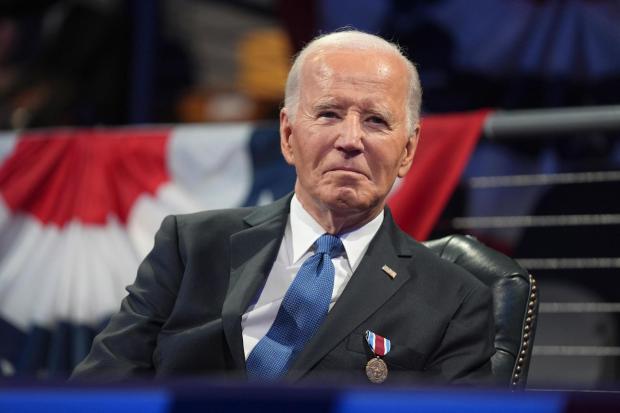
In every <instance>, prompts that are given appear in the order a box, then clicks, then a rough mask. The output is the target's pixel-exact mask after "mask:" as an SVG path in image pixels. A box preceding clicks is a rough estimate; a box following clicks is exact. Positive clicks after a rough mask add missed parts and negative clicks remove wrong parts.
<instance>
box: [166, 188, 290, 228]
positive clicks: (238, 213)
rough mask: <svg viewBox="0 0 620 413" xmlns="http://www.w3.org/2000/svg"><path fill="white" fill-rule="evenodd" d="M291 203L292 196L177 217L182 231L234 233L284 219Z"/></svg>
mask: <svg viewBox="0 0 620 413" xmlns="http://www.w3.org/2000/svg"><path fill="white" fill-rule="evenodd" d="M289 201H290V196H289V197H284V198H280V199H278V200H276V201H274V202H272V203H270V204H266V205H260V206H248V207H238V208H224V209H212V210H205V211H199V212H194V213H190V214H180V215H176V216H175V217H176V222H177V226H178V228H179V230H180V231H202V230H208V231H211V232H212V231H216V230H218V229H226V230H229V231H233V232H234V231H240V230H242V229H245V228H248V227H249V226H253V225H257V224H260V223H261V222H264V221H268V220H270V219H282V218H283V217H285V216H287V215H288V212H289V210H288V205H289Z"/></svg>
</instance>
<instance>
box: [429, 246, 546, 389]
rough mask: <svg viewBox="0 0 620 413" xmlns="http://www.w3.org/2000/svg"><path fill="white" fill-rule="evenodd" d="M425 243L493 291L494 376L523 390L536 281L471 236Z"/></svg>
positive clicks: (535, 304) (535, 308) (533, 323)
mask: <svg viewBox="0 0 620 413" xmlns="http://www.w3.org/2000/svg"><path fill="white" fill-rule="evenodd" d="M424 244H425V245H426V246H427V247H429V248H430V249H431V250H433V251H434V252H435V253H436V254H437V255H439V256H440V257H441V258H443V259H446V260H449V261H451V262H454V263H455V264H457V265H460V266H461V267H463V268H465V269H466V270H467V271H469V272H470V273H472V274H473V275H475V276H476V277H478V279H480V280H481V281H482V282H483V283H484V284H486V285H488V286H489V287H490V288H491V291H492V294H493V311H494V316H495V349H496V351H495V355H493V357H492V359H491V365H492V369H493V375H494V376H495V378H496V381H497V383H498V384H506V385H508V386H510V387H511V388H514V389H517V388H524V387H525V384H526V382H527V372H528V368H529V364H530V358H531V354H532V344H533V342H534V333H535V330H536V321H537V316H538V301H539V300H538V291H537V287H536V281H535V280H534V278H533V277H532V276H531V275H529V274H528V272H527V270H525V269H524V268H523V267H521V266H520V265H519V264H517V262H516V261H514V260H513V259H512V258H509V257H507V256H506V255H504V254H502V253H500V252H498V251H496V250H494V249H491V248H489V247H487V246H486V245H484V244H482V243H480V242H479V241H477V240H476V239H475V238H473V237H470V236H465V235H450V236H447V237H444V238H440V239H437V240H431V241H426V242H425V243H424Z"/></svg>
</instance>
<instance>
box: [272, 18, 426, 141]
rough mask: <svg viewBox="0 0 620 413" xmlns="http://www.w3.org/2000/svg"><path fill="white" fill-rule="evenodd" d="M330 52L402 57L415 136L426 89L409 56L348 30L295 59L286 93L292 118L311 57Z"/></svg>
mask: <svg viewBox="0 0 620 413" xmlns="http://www.w3.org/2000/svg"><path fill="white" fill-rule="evenodd" d="M328 49H344V50H380V51H384V52H388V53H393V54H395V55H396V56H398V57H399V58H400V59H401V60H402V62H403V63H404V64H405V66H406V68H407V72H408V73H409V91H408V92H409V93H408V94H407V109H408V110H407V127H408V131H409V133H412V132H413V129H414V127H415V124H416V123H417V122H418V121H419V119H420V106H421V104H422V87H421V85H420V78H419V76H418V71H417V70H416V68H415V66H414V65H413V63H411V61H410V60H409V59H407V57H405V55H404V54H403V51H402V50H401V48H400V47H399V46H398V45H396V44H394V43H391V42H388V41H387V40H385V39H383V38H381V37H379V36H375V35H373V34H369V33H364V32H360V31H357V30H344V31H338V32H334V33H329V34H325V35H321V36H318V37H316V38H315V39H314V40H312V41H311V42H310V43H308V44H307V45H306V46H305V47H304V48H303V50H302V51H301V52H300V53H299V54H298V55H297V56H296V57H295V60H294V61H293V66H292V67H291V70H290V71H289V73H288V78H287V80H286V89H285V92H284V107H285V108H286V109H287V110H288V115H289V117H290V118H291V119H294V117H295V114H296V112H297V108H298V106H299V94H300V88H301V84H300V83H301V82H300V77H301V71H302V67H303V65H304V64H305V62H306V59H307V58H308V56H310V55H311V54H313V53H320V52H322V51H325V50H328Z"/></svg>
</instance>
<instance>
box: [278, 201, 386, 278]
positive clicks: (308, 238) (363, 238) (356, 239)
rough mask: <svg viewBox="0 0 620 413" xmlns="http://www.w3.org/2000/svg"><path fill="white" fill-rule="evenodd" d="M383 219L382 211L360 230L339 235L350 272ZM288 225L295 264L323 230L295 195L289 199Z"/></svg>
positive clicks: (323, 232)
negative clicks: (289, 224)
mask: <svg viewBox="0 0 620 413" xmlns="http://www.w3.org/2000/svg"><path fill="white" fill-rule="evenodd" d="M383 217H384V212H383V210H382V211H381V213H379V214H378V215H377V216H376V217H375V218H374V219H373V220H372V221H370V222H368V223H366V224H365V225H363V226H361V227H360V228H357V229H355V230H353V231H350V232H346V233H344V234H340V235H339V236H340V239H341V240H342V245H343V246H344V250H345V253H346V254H347V259H348V261H349V265H350V266H351V270H352V271H355V269H356V268H357V266H358V265H359V263H360V261H361V260H362V256H363V255H364V253H365V252H366V250H367V249H368V245H369V244H370V241H371V240H372V238H373V237H374V236H375V234H376V233H377V231H378V230H379V228H380V227H381V224H382V223H383ZM290 223H291V240H292V242H291V244H292V247H293V251H292V252H293V262H297V261H298V260H299V259H301V257H302V256H303V255H304V254H305V253H306V252H307V251H308V250H309V249H310V247H312V244H314V242H315V241H316V240H317V239H318V238H319V237H320V236H321V235H323V234H325V230H324V229H323V227H322V226H321V225H320V224H319V223H318V222H316V220H315V219H314V218H313V217H312V215H310V214H309V213H308V211H306V210H305V209H304V207H303V206H302V205H301V203H300V202H299V200H298V199H297V195H293V198H291V209H290Z"/></svg>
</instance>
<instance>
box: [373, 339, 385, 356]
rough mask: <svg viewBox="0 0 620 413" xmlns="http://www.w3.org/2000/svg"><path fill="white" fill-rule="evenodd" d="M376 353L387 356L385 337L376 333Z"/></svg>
mask: <svg viewBox="0 0 620 413" xmlns="http://www.w3.org/2000/svg"><path fill="white" fill-rule="evenodd" d="M375 354H376V355H378V356H385V339H384V338H383V337H381V336H379V335H377V334H375Z"/></svg>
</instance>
